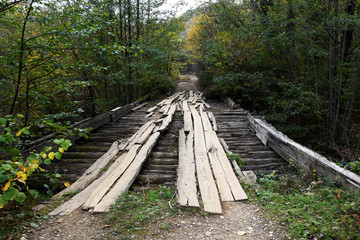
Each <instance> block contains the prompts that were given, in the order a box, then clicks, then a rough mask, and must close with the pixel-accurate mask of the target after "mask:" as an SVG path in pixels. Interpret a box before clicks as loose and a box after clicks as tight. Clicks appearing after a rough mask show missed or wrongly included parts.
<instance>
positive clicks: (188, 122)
mask: <svg viewBox="0 0 360 240" xmlns="http://www.w3.org/2000/svg"><path fill="white" fill-rule="evenodd" d="M192 130H193V122H192V118H191V112H190V110H189V111H184V131H185V133H189V132H190V131H192Z"/></svg>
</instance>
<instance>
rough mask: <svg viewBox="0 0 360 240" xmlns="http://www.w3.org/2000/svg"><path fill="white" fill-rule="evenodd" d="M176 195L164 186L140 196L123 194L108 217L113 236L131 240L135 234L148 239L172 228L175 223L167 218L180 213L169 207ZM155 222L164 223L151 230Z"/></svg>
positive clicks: (131, 193)
mask: <svg viewBox="0 0 360 240" xmlns="http://www.w3.org/2000/svg"><path fill="white" fill-rule="evenodd" d="M174 192H175V190H174V189H172V188H168V187H163V186H160V187H158V188H152V189H150V190H147V191H144V192H142V193H140V194H139V193H134V192H129V193H125V194H123V195H122V196H121V197H120V198H119V199H118V200H117V202H116V204H115V205H114V206H112V207H111V209H110V212H109V213H108V215H107V217H106V222H107V224H111V225H112V231H111V233H110V234H111V235H115V236H116V237H117V238H118V239H129V238H131V236H133V235H136V236H137V237H139V238H144V237H145V236H146V235H153V236H155V235H158V234H160V233H161V232H162V231H166V230H168V229H170V228H171V227H172V226H171V223H168V222H166V221H164V219H165V218H167V217H171V216H173V215H175V214H174V212H173V211H177V208H174V209H173V211H172V210H171V209H170V207H169V201H170V200H171V199H172V196H173V194H174ZM155 222H161V225H160V226H159V227H158V228H153V230H151V231H149V229H150V228H149V226H150V225H151V224H155ZM154 229H156V230H155V231H154Z"/></svg>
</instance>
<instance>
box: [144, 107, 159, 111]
mask: <svg viewBox="0 0 360 240" xmlns="http://www.w3.org/2000/svg"><path fill="white" fill-rule="evenodd" d="M156 109H158V106H153V107H151V108H149V109H148V110H146V113H151V112H155V110H156Z"/></svg>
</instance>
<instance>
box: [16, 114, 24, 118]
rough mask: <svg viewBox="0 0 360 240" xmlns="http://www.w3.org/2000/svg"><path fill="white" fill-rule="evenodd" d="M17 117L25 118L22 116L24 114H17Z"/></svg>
mask: <svg viewBox="0 0 360 240" xmlns="http://www.w3.org/2000/svg"><path fill="white" fill-rule="evenodd" d="M16 117H17V118H24V115H22V114H17V115H16Z"/></svg>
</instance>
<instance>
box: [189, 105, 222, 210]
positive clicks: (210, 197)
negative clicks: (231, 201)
mask: <svg viewBox="0 0 360 240" xmlns="http://www.w3.org/2000/svg"><path fill="white" fill-rule="evenodd" d="M190 110H191V114H192V116H193V119H194V139H195V148H194V149H195V162H196V172H197V177H198V182H199V188H200V194H201V198H202V200H203V203H204V209H205V211H207V212H210V213H217V214H221V213H222V209H221V204H220V199H219V195H218V192H217V188H216V184H215V180H214V178H213V175H212V172H211V167H210V164H209V159H208V156H207V152H206V144H205V138H204V130H203V126H202V122H201V118H200V116H199V114H198V112H197V111H196V109H195V108H194V107H193V106H190Z"/></svg>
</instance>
